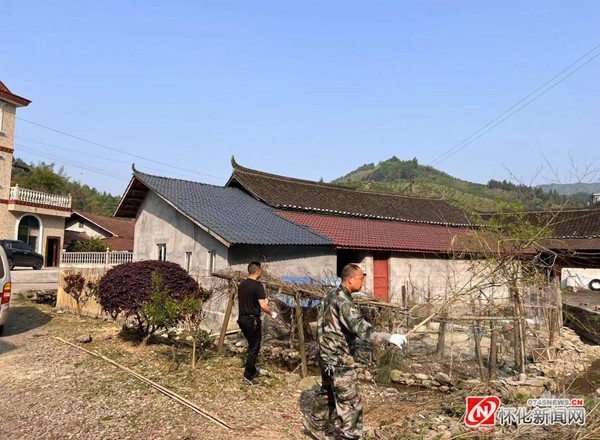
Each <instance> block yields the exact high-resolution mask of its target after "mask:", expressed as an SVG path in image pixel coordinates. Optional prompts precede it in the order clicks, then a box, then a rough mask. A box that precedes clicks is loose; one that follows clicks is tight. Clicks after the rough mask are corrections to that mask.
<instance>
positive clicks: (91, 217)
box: [71, 211, 135, 238]
mask: <svg viewBox="0 0 600 440" xmlns="http://www.w3.org/2000/svg"><path fill="white" fill-rule="evenodd" d="M71 216H79V217H82V218H84V219H86V220H88V221H89V222H91V223H94V224H95V225H97V226H99V227H101V228H102V229H104V230H105V231H107V232H109V233H110V234H112V235H113V236H117V237H127V238H133V232H134V230H135V221H134V220H133V219H131V218H117V217H107V216H104V215H97V214H91V213H89V212H78V211H77V212H73V214H72V215H71Z"/></svg>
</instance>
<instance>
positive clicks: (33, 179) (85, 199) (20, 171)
mask: <svg viewBox="0 0 600 440" xmlns="http://www.w3.org/2000/svg"><path fill="white" fill-rule="evenodd" d="M15 185H19V186H20V187H21V188H27V189H34V190H37V191H43V192H47V193H50V194H59V195H63V196H67V195H69V194H71V197H72V199H73V210H74V211H85V212H91V213H93V214H99V215H106V216H112V215H113V214H114V212H115V209H116V208H117V205H118V204H119V201H120V200H121V197H120V196H113V195H111V194H108V193H106V192H99V191H98V190H96V189H95V188H90V187H89V186H88V185H86V184H83V183H80V182H77V181H73V180H71V178H70V177H69V176H67V175H66V174H65V173H64V170H63V168H62V167H61V168H59V169H58V170H57V171H55V170H54V164H52V163H51V164H46V163H44V162H40V163H39V164H37V165H35V164H33V163H31V164H26V163H25V162H24V161H22V160H21V159H15V160H14V162H13V168H12V177H11V186H15Z"/></svg>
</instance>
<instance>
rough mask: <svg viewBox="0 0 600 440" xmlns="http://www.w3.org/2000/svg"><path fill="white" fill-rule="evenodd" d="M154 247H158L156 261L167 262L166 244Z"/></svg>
mask: <svg viewBox="0 0 600 440" xmlns="http://www.w3.org/2000/svg"><path fill="white" fill-rule="evenodd" d="M156 246H157V247H158V260H159V261H167V244H166V243H158V244H157V245H156Z"/></svg>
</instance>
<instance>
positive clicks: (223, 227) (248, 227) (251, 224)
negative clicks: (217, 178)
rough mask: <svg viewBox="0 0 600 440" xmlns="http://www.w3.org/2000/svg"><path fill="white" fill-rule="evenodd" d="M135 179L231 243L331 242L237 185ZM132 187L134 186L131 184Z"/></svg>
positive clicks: (139, 176)
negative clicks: (292, 220) (281, 215)
mask: <svg viewBox="0 0 600 440" xmlns="http://www.w3.org/2000/svg"><path fill="white" fill-rule="evenodd" d="M133 179H137V180H138V181H139V182H141V183H143V184H144V185H145V186H146V187H148V188H149V189H151V190H152V191H154V192H155V193H156V194H158V195H159V196H160V197H161V198H163V199H164V200H166V201H167V202H168V203H170V204H172V205H173V206H174V207H175V208H176V209H178V210H179V211H181V212H182V213H183V214H184V215H186V216H187V217H188V218H189V219H190V220H192V221H194V222H195V223H197V224H200V225H202V226H204V227H206V228H208V229H210V230H212V231H214V232H215V233H216V234H217V235H218V236H220V237H221V238H223V239H224V240H226V241H227V242H228V243H230V244H263V245H331V243H330V241H329V240H328V239H327V238H325V237H322V236H321V235H318V234H317V233H314V232H312V231H310V230H309V229H307V228H305V227H302V226H299V225H297V224H295V223H293V222H291V221H289V220H286V219H284V218H281V217H279V216H277V215H276V214H275V212H274V209H272V208H270V207H269V206H266V205H264V204H263V203H260V202H259V201H257V200H256V199H254V198H253V197H251V196H249V195H248V194H246V193H245V192H243V191H240V190H239V189H237V188H224V187H219V186H213V185H207V184H203V183H198V182H190V181H187V180H179V179H170V178H166V177H158V176H151V175H149V174H144V173H141V172H139V171H135V173H134V178H133ZM138 186H139V185H138ZM133 187H135V185H132V184H130V185H129V188H133ZM125 198H127V194H125V196H124V199H125ZM117 212H118V210H117Z"/></svg>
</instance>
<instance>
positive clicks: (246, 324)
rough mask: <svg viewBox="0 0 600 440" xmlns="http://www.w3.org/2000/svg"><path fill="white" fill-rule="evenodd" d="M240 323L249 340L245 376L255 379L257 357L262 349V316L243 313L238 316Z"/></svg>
mask: <svg viewBox="0 0 600 440" xmlns="http://www.w3.org/2000/svg"><path fill="white" fill-rule="evenodd" d="M237 322H238V325H239V326H240V330H242V333H243V334H244V337H245V338H246V340H247V341H248V356H247V357H246V365H245V368H244V377H245V378H246V379H254V378H255V377H256V376H257V375H258V373H257V371H256V359H257V358H258V352H259V351H260V341H261V339H262V328H261V321H260V317H258V316H252V315H242V316H240V317H239V318H238V321H237Z"/></svg>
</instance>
